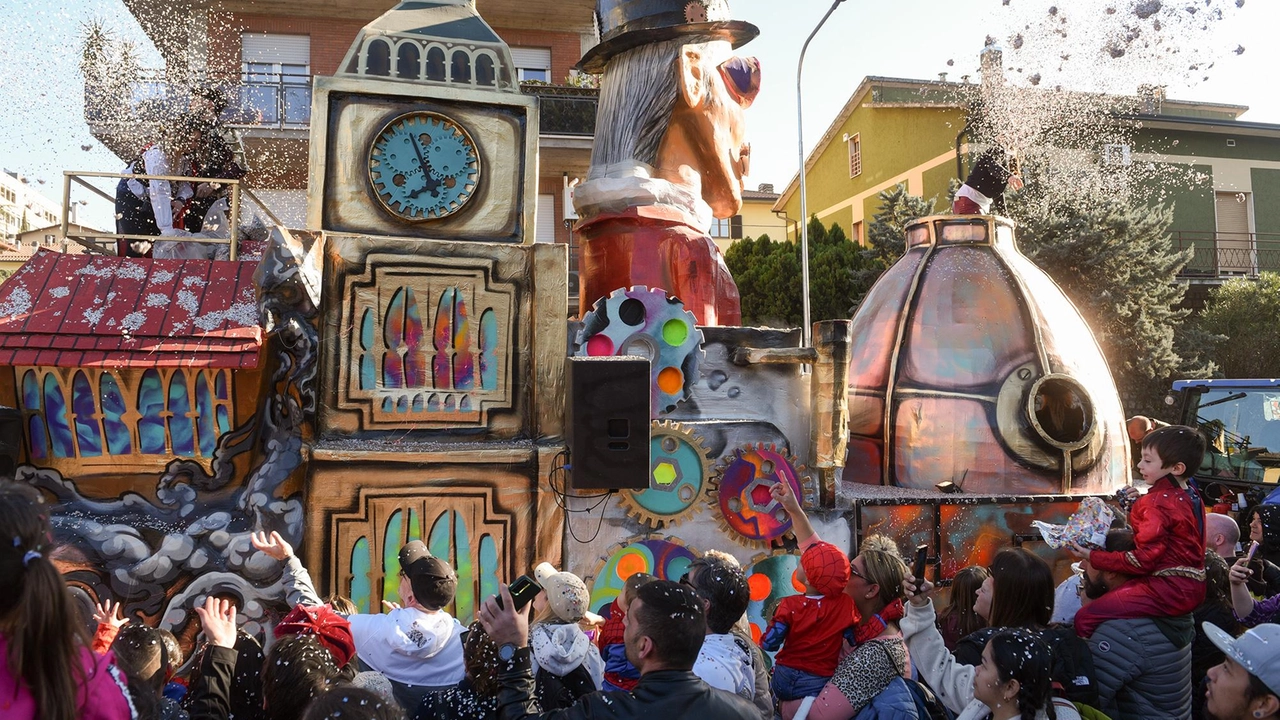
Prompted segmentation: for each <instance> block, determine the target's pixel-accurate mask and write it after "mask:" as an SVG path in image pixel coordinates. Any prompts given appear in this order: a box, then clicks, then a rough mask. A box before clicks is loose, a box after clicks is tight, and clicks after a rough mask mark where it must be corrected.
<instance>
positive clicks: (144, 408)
mask: <svg viewBox="0 0 1280 720" xmlns="http://www.w3.org/2000/svg"><path fill="white" fill-rule="evenodd" d="M138 412H139V413H140V414H141V415H142V417H141V418H139V420H138V441H139V443H140V444H141V445H142V452H143V453H145V454H148V455H163V454H165V452H166V444H165V435H164V384H163V383H162V381H161V380H160V373H159V372H157V371H155V370H148V371H146V372H145V373H143V374H142V386H141V387H140V388H139V389H138Z"/></svg>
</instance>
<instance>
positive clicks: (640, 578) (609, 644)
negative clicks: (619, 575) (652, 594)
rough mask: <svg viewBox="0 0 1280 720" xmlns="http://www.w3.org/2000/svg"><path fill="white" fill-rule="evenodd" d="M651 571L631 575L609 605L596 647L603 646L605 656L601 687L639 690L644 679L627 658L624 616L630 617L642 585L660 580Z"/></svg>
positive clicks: (601, 653) (605, 688) (601, 648)
mask: <svg viewBox="0 0 1280 720" xmlns="http://www.w3.org/2000/svg"><path fill="white" fill-rule="evenodd" d="M657 579H658V578H656V577H654V576H652V575H650V574H649V573H636V574H634V575H632V576H631V577H629V578H627V581H626V582H625V583H624V584H623V585H622V592H620V593H618V597H616V598H614V600H613V604H612V605H610V606H609V618H608V619H607V620H605V622H604V627H602V628H600V634H599V635H598V636H597V637H596V647H598V648H600V657H602V658H604V686H603V687H602V688H601V690H605V691H608V690H626V691H628V692H630V691H632V690H635V689H636V684H637V683H639V682H640V671H639V670H637V669H636V666H635V665H632V664H631V661H630V660H628V659H627V649H626V646H625V645H624V644H623V642H622V630H623V628H622V619H623V618H625V617H626V616H627V608H628V607H629V606H630V605H631V599H632V598H634V597H635V596H636V590H639V589H640V586H642V585H647V584H648V583H651V582H653V581H654V580H657Z"/></svg>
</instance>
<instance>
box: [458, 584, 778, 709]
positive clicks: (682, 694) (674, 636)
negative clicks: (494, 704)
mask: <svg viewBox="0 0 1280 720" xmlns="http://www.w3.org/2000/svg"><path fill="white" fill-rule="evenodd" d="M498 591H499V593H500V594H501V600H500V602H501V604H499V598H498V597H490V598H488V599H486V600H485V601H484V603H483V604H482V605H481V606H480V612H479V617H480V624H481V625H483V626H484V629H485V632H487V633H489V637H490V638H492V639H493V641H494V642H495V643H498V644H499V652H498V656H499V658H500V660H501V661H502V666H501V667H500V668H499V670H498V682H499V684H500V686H501V687H500V689H499V691H498V716H499V717H500V718H502V719H503V720H522V719H523V718H548V719H550V718H554V719H555V720H575V719H576V718H603V717H609V718H616V719H617V720H630V719H631V718H644V719H645V720H666V719H667V718H697V720H729V719H730V718H732V719H733V720H738V719H739V718H754V717H759V711H758V710H756V707H755V706H754V705H752V704H751V702H750V701H748V700H745V699H743V698H741V697H738V696H737V695H734V694H733V693H730V692H725V691H724V690H717V689H715V688H713V687H711V686H709V685H707V684H706V683H705V682H703V681H702V680H701V679H699V678H698V676H697V675H694V674H693V670H692V668H693V664H694V662H695V661H696V660H697V659H698V651H699V650H701V649H702V642H703V638H704V637H705V635H706V632H707V620H706V612H705V610H704V609H703V602H702V599H701V598H699V597H698V595H697V594H696V593H695V592H694V591H693V589H691V588H688V587H685V586H683V585H680V584H678V583H673V582H671V581H669V580H654V581H653V582H651V583H649V584H647V585H644V586H642V587H640V588H639V589H637V590H636V597H635V599H634V600H632V601H631V606H630V607H629V608H628V610H627V615H626V618H625V619H624V620H623V623H624V625H625V628H624V630H623V635H624V642H625V644H626V648H627V657H628V659H630V660H631V663H632V664H633V665H635V666H636V668H638V669H639V670H640V682H639V683H638V684H637V685H636V688H635V690H633V691H631V692H597V693H591V694H588V695H585V696H583V697H582V698H580V699H579V700H578V702H577V703H575V704H574V705H572V706H570V707H567V708H565V709H563V710H557V711H554V712H550V713H538V712H536V711H535V709H534V708H535V705H534V702H533V688H534V681H533V672H532V666H531V664H530V657H529V647H528V641H529V606H528V605H526V606H525V607H523V608H521V609H520V610H518V611H517V610H515V604H514V603H513V602H512V600H511V593H510V592H509V591H508V590H507V586H506V585H505V584H504V585H500V586H499V588H498Z"/></svg>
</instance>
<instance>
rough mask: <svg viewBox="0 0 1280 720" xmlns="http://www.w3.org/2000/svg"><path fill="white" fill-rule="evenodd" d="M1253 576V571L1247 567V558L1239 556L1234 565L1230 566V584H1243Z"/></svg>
mask: <svg viewBox="0 0 1280 720" xmlns="http://www.w3.org/2000/svg"><path fill="white" fill-rule="evenodd" d="M1252 576H1253V571H1252V570H1250V569H1249V558H1243V557H1242V558H1240V559H1239V560H1237V561H1236V564H1235V565H1232V566H1231V584H1232V585H1244V584H1245V583H1246V582H1248V581H1249V578H1250V577H1252Z"/></svg>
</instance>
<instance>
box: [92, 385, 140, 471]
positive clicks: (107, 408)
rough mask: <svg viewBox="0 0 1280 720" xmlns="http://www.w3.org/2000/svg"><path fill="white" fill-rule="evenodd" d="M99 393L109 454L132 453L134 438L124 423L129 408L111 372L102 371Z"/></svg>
mask: <svg viewBox="0 0 1280 720" xmlns="http://www.w3.org/2000/svg"><path fill="white" fill-rule="evenodd" d="M98 394H99V400H100V401H101V403H102V427H103V429H104V430H106V434H107V454H108V455H129V454H132V453H133V438H131V437H129V426H128V425H125V424H124V414H125V413H126V412H128V410H129V408H128V406H127V405H125V403H124V395H123V394H121V392H120V385H119V384H117V383H116V379H115V377H114V376H112V375H111V373H102V378H101V379H100V380H99V381H98Z"/></svg>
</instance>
